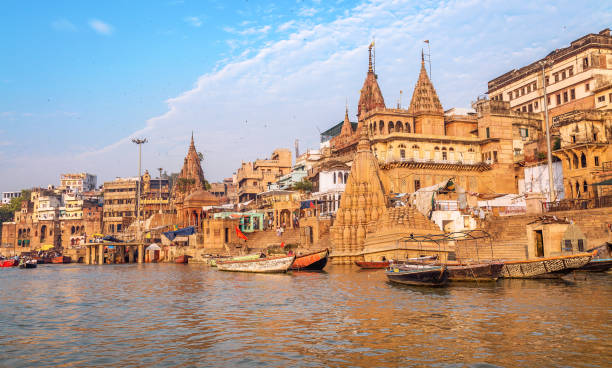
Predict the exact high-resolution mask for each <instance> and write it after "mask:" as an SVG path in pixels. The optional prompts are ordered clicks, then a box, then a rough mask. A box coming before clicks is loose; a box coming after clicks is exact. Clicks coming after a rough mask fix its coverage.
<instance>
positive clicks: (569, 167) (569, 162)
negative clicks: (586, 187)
mask: <svg viewBox="0 0 612 368" xmlns="http://www.w3.org/2000/svg"><path fill="white" fill-rule="evenodd" d="M567 168H568V169H571V168H572V160H570V159H569V158H568V159H567Z"/></svg>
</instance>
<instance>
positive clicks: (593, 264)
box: [579, 258, 612, 272]
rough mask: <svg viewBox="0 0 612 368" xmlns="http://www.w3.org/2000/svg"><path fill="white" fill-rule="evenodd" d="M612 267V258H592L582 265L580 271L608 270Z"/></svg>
mask: <svg viewBox="0 0 612 368" xmlns="http://www.w3.org/2000/svg"><path fill="white" fill-rule="evenodd" d="M611 268H612V258H607V259H592V260H591V261H590V262H589V263H587V264H586V265H584V266H582V267H581V268H580V269H579V271H589V272H606V271H608V270H609V269H611Z"/></svg>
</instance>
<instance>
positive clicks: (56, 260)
mask: <svg viewBox="0 0 612 368" xmlns="http://www.w3.org/2000/svg"><path fill="white" fill-rule="evenodd" d="M51 262H52V263H70V262H72V259H71V258H70V257H68V256H59V257H53V260H52V261H51Z"/></svg>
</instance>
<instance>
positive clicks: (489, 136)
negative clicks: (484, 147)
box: [487, 127, 491, 138]
mask: <svg viewBox="0 0 612 368" xmlns="http://www.w3.org/2000/svg"><path fill="white" fill-rule="evenodd" d="M489 133H490V132H489V127H487V138H491V135H490V134H489Z"/></svg>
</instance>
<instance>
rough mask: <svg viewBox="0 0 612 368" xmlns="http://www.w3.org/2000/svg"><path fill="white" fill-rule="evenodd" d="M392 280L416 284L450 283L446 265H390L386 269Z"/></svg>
mask: <svg viewBox="0 0 612 368" xmlns="http://www.w3.org/2000/svg"><path fill="white" fill-rule="evenodd" d="M386 274H387V278H388V279H389V281H391V282H395V283H398V284H404V285H415V286H444V285H446V284H448V270H447V268H446V266H444V265H439V266H432V265H400V266H392V267H389V268H388V269H387V271H386Z"/></svg>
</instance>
